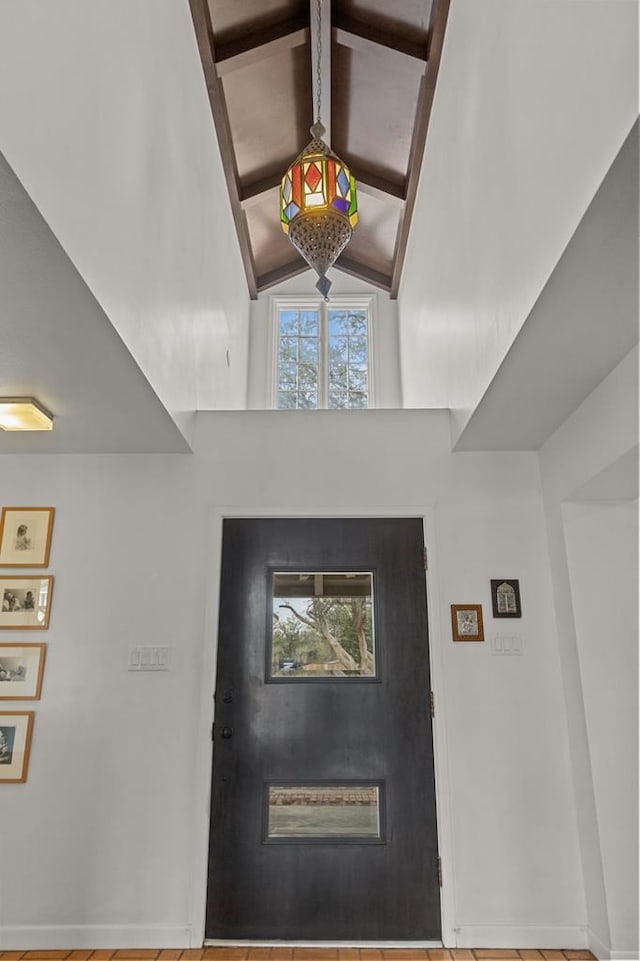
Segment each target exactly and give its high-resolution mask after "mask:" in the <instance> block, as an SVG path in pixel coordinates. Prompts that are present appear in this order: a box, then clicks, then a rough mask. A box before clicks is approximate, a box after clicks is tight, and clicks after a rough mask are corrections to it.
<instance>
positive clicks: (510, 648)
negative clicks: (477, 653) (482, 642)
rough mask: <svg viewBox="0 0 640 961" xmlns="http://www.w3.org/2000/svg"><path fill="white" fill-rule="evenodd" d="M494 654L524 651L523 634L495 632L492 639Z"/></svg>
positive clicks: (521, 652) (520, 653) (511, 653)
mask: <svg viewBox="0 0 640 961" xmlns="http://www.w3.org/2000/svg"><path fill="white" fill-rule="evenodd" d="M491 653H492V654H509V655H513V654H519V655H522V654H523V653H524V638H523V636H522V634H494V635H493V637H492V639H491Z"/></svg>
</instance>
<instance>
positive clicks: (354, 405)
mask: <svg viewBox="0 0 640 961" xmlns="http://www.w3.org/2000/svg"><path fill="white" fill-rule="evenodd" d="M348 406H349V407H350V408H351V410H357V409H362V408H365V407H368V406H369V404H368V399H367V395H366V394H363V393H360V392H358V391H355V390H352V391H350V392H349V404H348Z"/></svg>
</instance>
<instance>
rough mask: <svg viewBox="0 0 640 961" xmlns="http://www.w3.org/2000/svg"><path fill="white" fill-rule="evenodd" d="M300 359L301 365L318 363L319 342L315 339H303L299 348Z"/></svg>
mask: <svg viewBox="0 0 640 961" xmlns="http://www.w3.org/2000/svg"><path fill="white" fill-rule="evenodd" d="M298 359H299V362H300V363H301V364H317V363H318V341H317V338H315V337H313V338H311V337H301V338H300V341H299V347H298Z"/></svg>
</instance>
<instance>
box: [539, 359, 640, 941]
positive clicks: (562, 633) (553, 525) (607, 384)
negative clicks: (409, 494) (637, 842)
mask: <svg viewBox="0 0 640 961" xmlns="http://www.w3.org/2000/svg"><path fill="white" fill-rule="evenodd" d="M637 398H638V350H637V348H636V349H634V350H633V351H631V352H630V354H629V355H628V356H627V357H626V358H625V359H624V360H623V361H621V363H620V364H619V365H618V366H617V367H616V368H615V370H613V371H612V372H611V374H609V376H608V377H606V378H605V380H604V381H603V382H602V383H601V384H600V385H599V386H598V387H597V388H596V389H595V390H594V391H593V392H592V393H591V394H590V395H589V397H588V398H587V399H586V400H585V401H584V402H583V403H582V404H581V405H580V407H578V409H577V410H576V411H574V413H573V414H572V415H571V416H570V417H569V418H567V420H566V421H565V422H564V424H562V425H561V426H560V427H559V428H558V430H557V431H556V432H555V433H554V434H553V435H552V436H551V437H550V438H549V440H548V441H547V442H546V443H545V444H544V446H543V447H542V448H541V451H540V468H541V477H542V485H543V496H544V502H545V518H546V526H547V538H548V544H549V562H550V571H551V575H552V580H553V593H554V607H555V615H556V620H557V624H558V634H559V652H560V663H561V667H562V682H563V689H564V697H565V703H566V710H567V719H568V723H569V741H570V746H571V764H572V776H573V785H574V793H575V797H576V813H577V823H578V831H579V836H580V851H581V859H582V868H583V874H584V882H585V895H586V901H587V916H588V925H589V940H590V946H591V948H592V950H593V951H595V952H596V953H597V954H598V956H599V957H609V955H610V954H611V953H613V956H614V957H627V958H629V959H632V958H633V959H635V958H636V957H637V953H638V944H637V941H635V942H633V940H631V948H629V947H627V946H628V945H629V941H630V927H629V908H628V901H627V899H626V898H623V899H622V900H620V899H619V894H620V884H621V883H622V880H621V879H623V878H624V879H625V880H626V884H627V886H628V890H629V892H630V896H631V892H633V890H634V885H635V884H636V883H637V881H636V875H635V872H630V865H629V855H628V854H622V852H621V849H620V847H619V846H618V845H617V844H616V842H615V838H616V837H617V832H618V831H619V830H620V829H622V830H623V831H624V832H625V834H626V837H627V843H628V844H629V845H630V846H632V845H633V840H634V838H635V837H636V836H637V833H636V832H637V812H636V813H635V814H633V815H632V817H631V819H630V820H629V821H627V822H626V823H623V821H622V820H618V821H617V823H615V822H614V820H612V818H614V817H615V818H620V819H622V818H623V817H624V816H625V814H626V816H627V817H628V816H629V813H630V812H629V810H628V808H626V806H625V805H624V803H623V805H622V807H621V808H618V809H617V810H616V811H615V813H614V807H615V805H613V806H612V804H611V803H609V804H607V803H605V804H603V803H602V799H603V798H604V797H607V796H608V794H609V793H610V791H611V789H612V785H611V783H610V782H609V780H608V778H607V773H608V772H607V770H606V768H605V767H604V765H603V762H602V751H603V742H604V741H606V738H607V733H608V725H607V724H605V723H603V718H602V714H601V712H600V711H596V713H595V714H593V715H592V714H591V707H592V701H593V697H594V692H593V690H592V688H591V682H592V678H593V676H594V673H596V672H597V671H598V669H599V664H600V653H599V649H598V648H597V647H596V646H595V645H594V643H593V640H592V638H591V633H590V630H587V631H586V633H585V607H584V604H585V601H584V597H585V591H586V589H587V574H586V573H585V570H584V564H585V563H586V562H588V560H589V559H590V557H589V558H587V560H586V561H585V560H584V559H583V560H582V562H580V561H579V560H578V559H577V558H578V555H577V545H578V543H579V542H580V540H581V539H582V541H584V539H585V537H586V536H587V534H589V533H590V532H591V533H592V532H593V530H595V523H594V525H591V524H588V523H586V520H585V521H584V524H583V523H582V522H580V523H579V522H578V519H577V517H576V512H575V508H570V509H569V511H568V513H567V508H566V506H565V507H564V508H563V505H564V504H565V502H566V501H568V500H571V499H572V498H573V497H575V496H576V494H577V495H578V496H580V495H581V493H583V492H585V491H589V490H591V491H592V492H593V491H598V496H600V497H603V496H604V494H605V493H606V490H605V488H604V487H603V480H604V481H606V480H607V478H610V479H611V483H614V484H615V488H616V490H617V489H618V488H622V489H625V490H628V487H629V485H628V484H627V483H626V482H625V481H624V479H621V478H620V476H619V471H618V470H617V469H616V467H617V465H619V464H622V465H625V466H626V468H627V471H629V470H632V469H633V460H634V458H633V455H632V452H633V450H634V449H636V450H637V443H638V403H637ZM614 496H615V494H614ZM636 496H637V492H636ZM578 516H579V515H578ZM567 518H568V519H569V522H570V523H569V525H568V526H567V528H566V529H565V521H566V520H567ZM601 520H602V516H601V515H600V516H599V519H598V522H599V523H600V522H601ZM616 528H617V523H616V524H614V525H612V528H611V532H610V534H609V535H608V537H607V538H606V539H605V542H604V545H603V546H605V548H606V546H607V545H608V546H609V548H611V546H612V540H611V539H613V540H615V539H616V537H617V534H616V532H615V531H616ZM567 532H568V534H569V541H567V536H566V534H567ZM626 538H631V539H632V540H633V539H635V541H636V543H637V533H636V532H635V531H629V532H627V534H626V537H625V539H624V548H623V550H624V556H625V557H628V556H629V551H630V550H631V548H630V546H629V541H628V540H627V539H626ZM568 548H569V550H568ZM591 553H593V549H592V550H591V551H590V554H591ZM607 563H608V564H610V565H611V566H612V567H613V568H614V569H615V568H616V564H617V562H616V561H615V558H609V559H608V562H605V561H604V559H596V558H595V557H594V558H593V570H594V571H602V570H603V567H604V566H605V565H606V564H607ZM576 565H577V566H576ZM588 576H589V577H591V576H592V575H591V574H590V575H588ZM621 576H622V577H623V583H624V584H625V585H626V587H625V588H624V594H625V598H626V603H627V605H631V604H633V603H634V598H635V592H636V591H637V582H636V584H635V588H634V587H631V591H630V593H629V584H628V580H627V576H630V575H627V574H622V575H621ZM605 584H606V582H605V581H604V580H603V581H602V583H601V589H600V590H599V592H598V594H597V595H596V597H594V598H592V601H591V602H592V603H595V605H596V606H595V609H594V610H595V611H597V617H598V622H599V623H603V622H604V621H606V623H607V625H608V628H607V633H608V632H609V630H614V629H615V627H616V626H618V627H620V626H621V624H622V623H623V622H624V625H626V626H625V627H624V628H623V635H621V636H619V637H618V638H617V643H619V644H620V645H621V647H620V661H619V662H618V663H613V664H612V665H611V666H610V668H609V670H610V673H609V670H608V671H607V672H605V673H603V674H602V676H601V683H602V684H603V685H604V689H603V696H604V698H605V702H606V700H607V691H608V690H609V685H610V684H611V683H614V684H616V691H617V693H616V698H618V697H619V698H620V701H621V704H623V705H627V707H626V708H624V709H623V710H627V711H629V710H630V708H629V705H630V704H633V703H634V698H635V697H636V687H637V673H627V674H625V675H623V674H622V673H621V671H620V664H621V663H628V662H629V660H630V659H631V658H632V657H633V656H634V655H633V647H634V646H635V645H636V644H637V638H636V637H634V636H633V633H630V632H629V630H628V620H627V614H626V613H619V614H615V613H613V612H612V610H611V609H612V607H615V606H616V605H617V603H618V601H617V598H616V597H615V596H612V594H611V592H610V591H609V592H607V591H606V590H605ZM574 602H575V603H576V607H575V609H574ZM594 616H595V615H594ZM629 616H630V617H631V616H632V615H631V613H630V612H629ZM621 619H622V620H621ZM601 640H602V639H601V638H600V639H599V641H601ZM618 682H619V683H618ZM618 733H619V739H618V742H617V744H616V748H615V752H613V751H611V752H610V754H611V756H610V763H611V764H612V765H614V767H615V769H616V772H617V776H618V777H619V778H620V781H621V783H622V782H625V783H626V782H627V779H628V778H629V776H630V775H631V776H633V775H635V774H636V772H637V760H638V755H637V747H636V745H637V741H636V733H637V724H633V725H631V726H627V727H624V728H621V729H620V730H619V732H618ZM625 767H627V768H629V769H630V771H625ZM634 858H636V863H637V851H636V852H634ZM614 876H617V877H618V881H616V882H614V883H613V885H612V878H613V877H614ZM631 937H632V936H631ZM636 937H637V931H636Z"/></svg>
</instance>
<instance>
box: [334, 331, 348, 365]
mask: <svg viewBox="0 0 640 961" xmlns="http://www.w3.org/2000/svg"><path fill="white" fill-rule="evenodd" d="M348 344H349V341H348V338H347V337H330V338H329V363H330V364H340V363H343V364H346V363H347V358H348V356H349V355H348Z"/></svg>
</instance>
